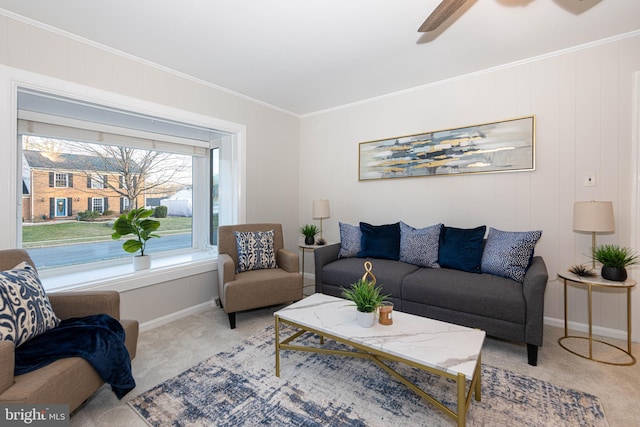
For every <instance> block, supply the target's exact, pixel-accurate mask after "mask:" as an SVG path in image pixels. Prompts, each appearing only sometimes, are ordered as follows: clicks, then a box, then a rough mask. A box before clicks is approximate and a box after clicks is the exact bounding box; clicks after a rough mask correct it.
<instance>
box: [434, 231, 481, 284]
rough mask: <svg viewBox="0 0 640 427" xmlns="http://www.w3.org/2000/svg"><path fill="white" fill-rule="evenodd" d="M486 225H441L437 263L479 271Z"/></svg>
mask: <svg viewBox="0 0 640 427" xmlns="http://www.w3.org/2000/svg"><path fill="white" fill-rule="evenodd" d="M486 230H487V227H486V226H484V225H483V226H481V227H476V228H455V227H442V230H441V231H440V247H439V248H438V264H440V267H442V268H452V269H454V270H462V271H468V272H470V273H480V272H481V270H480V266H481V264H482V245H483V242H484V233H485V231H486Z"/></svg>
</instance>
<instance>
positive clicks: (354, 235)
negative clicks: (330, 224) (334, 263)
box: [338, 222, 362, 258]
mask: <svg viewBox="0 0 640 427" xmlns="http://www.w3.org/2000/svg"><path fill="white" fill-rule="evenodd" d="M338 224H339V225H340V251H339V252H338V258H353V257H356V256H358V252H360V240H361V239H362V232H361V231H360V227H359V226H355V225H350V224H344V223H342V222H338Z"/></svg>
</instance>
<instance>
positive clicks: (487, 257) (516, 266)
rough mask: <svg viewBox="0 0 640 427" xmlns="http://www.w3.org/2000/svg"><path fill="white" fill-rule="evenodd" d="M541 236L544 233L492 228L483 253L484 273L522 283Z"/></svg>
mask: <svg viewBox="0 0 640 427" xmlns="http://www.w3.org/2000/svg"><path fill="white" fill-rule="evenodd" d="M540 236H542V231H524V232H515V231H501V230H497V229H495V228H490V229H489V234H488V235H487V242H486V244H485V247H484V252H483V253H482V263H481V269H482V272H483V273H489V274H495V275H496V276H501V277H506V278H508V279H513V280H515V281H517V282H520V283H522V282H523V281H524V275H525V274H526V273H527V268H529V265H530V264H531V259H532V258H533V249H534V248H535V246H536V243H537V242H538V239H540Z"/></svg>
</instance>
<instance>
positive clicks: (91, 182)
mask: <svg viewBox="0 0 640 427" xmlns="http://www.w3.org/2000/svg"><path fill="white" fill-rule="evenodd" d="M106 183H107V176H106V175H103V176H100V175H90V177H89V179H88V180H87V188H98V189H99V188H105V185H106Z"/></svg>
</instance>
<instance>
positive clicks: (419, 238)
mask: <svg viewBox="0 0 640 427" xmlns="http://www.w3.org/2000/svg"><path fill="white" fill-rule="evenodd" d="M441 229H442V224H436V225H432V226H430V227H425V228H419V229H417V228H413V227H411V226H410V225H407V224H405V223H404V222H402V221H401V222H400V261H402V262H406V263H408V264H413V265H417V266H420V267H427V268H440V264H438V246H439V244H440V230H441Z"/></svg>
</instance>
